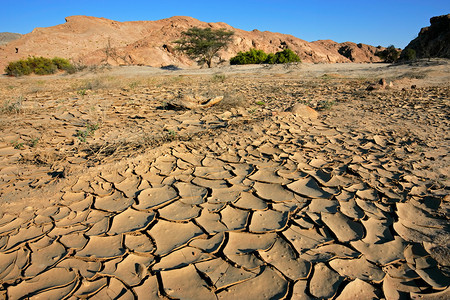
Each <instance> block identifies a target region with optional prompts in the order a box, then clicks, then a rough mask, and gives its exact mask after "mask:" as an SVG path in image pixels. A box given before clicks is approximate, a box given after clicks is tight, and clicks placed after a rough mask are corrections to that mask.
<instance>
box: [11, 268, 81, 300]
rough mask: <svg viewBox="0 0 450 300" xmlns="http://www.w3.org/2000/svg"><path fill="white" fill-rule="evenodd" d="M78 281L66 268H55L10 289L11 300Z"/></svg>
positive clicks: (74, 274) (73, 273)
mask: <svg viewBox="0 0 450 300" xmlns="http://www.w3.org/2000/svg"><path fill="white" fill-rule="evenodd" d="M76 279H77V275H76V273H75V272H73V271H69V270H67V269H64V268H53V269H50V270H48V271H46V272H44V273H41V274H39V275H37V276H36V277H34V278H32V279H29V280H25V281H22V282H21V283H19V284H18V285H14V286H10V287H9V288H8V296H9V298H10V299H23V298H25V297H30V296H32V295H36V294H39V293H42V292H45V291H48V290H51V289H56V288H61V287H65V286H68V285H70V284H71V283H73V282H74V281H75V280H76Z"/></svg>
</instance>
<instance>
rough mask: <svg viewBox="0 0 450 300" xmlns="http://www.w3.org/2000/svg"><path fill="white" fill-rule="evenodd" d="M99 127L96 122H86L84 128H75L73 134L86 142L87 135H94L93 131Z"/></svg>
mask: <svg viewBox="0 0 450 300" xmlns="http://www.w3.org/2000/svg"><path fill="white" fill-rule="evenodd" d="M98 128H99V125H98V124H91V123H86V129H85V130H77V133H76V134H75V136H76V137H77V138H78V139H79V140H80V141H81V142H83V143H85V142H86V140H87V138H88V137H89V136H92V135H94V133H95V131H96V130H97V129H98Z"/></svg>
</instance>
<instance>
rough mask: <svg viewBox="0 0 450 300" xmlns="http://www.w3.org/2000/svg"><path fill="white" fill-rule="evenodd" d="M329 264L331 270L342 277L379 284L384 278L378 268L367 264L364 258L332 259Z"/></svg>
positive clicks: (383, 274)
mask: <svg viewBox="0 0 450 300" xmlns="http://www.w3.org/2000/svg"><path fill="white" fill-rule="evenodd" d="M329 264H330V267H331V268H332V269H334V270H335V271H336V272H338V273H339V275H341V276H343V277H349V278H358V279H361V280H364V281H372V282H376V283H380V282H381V281H382V280H383V278H384V276H385V273H384V272H383V270H382V269H381V268H380V267H378V266H377V265H375V264H372V263H370V262H368V261H367V260H366V259H365V258H364V257H360V258H358V259H333V260H332V261H330V263H329Z"/></svg>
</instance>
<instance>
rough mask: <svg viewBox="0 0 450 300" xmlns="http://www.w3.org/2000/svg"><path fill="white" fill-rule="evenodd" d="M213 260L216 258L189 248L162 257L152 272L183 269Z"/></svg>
mask: <svg viewBox="0 0 450 300" xmlns="http://www.w3.org/2000/svg"><path fill="white" fill-rule="evenodd" d="M194 241H195V240H194ZM212 258H214V256H212V255H210V254H208V253H205V252H203V251H202V250H200V249H197V248H193V247H189V246H187V247H183V248H181V249H179V250H175V251H173V252H171V253H169V254H168V255H166V256H164V257H162V258H161V260H160V261H159V262H158V263H156V264H155V265H154V266H152V270H154V271H162V270H171V269H176V268H182V267H185V266H187V265H189V264H192V263H198V262H201V261H205V260H210V259H212Z"/></svg>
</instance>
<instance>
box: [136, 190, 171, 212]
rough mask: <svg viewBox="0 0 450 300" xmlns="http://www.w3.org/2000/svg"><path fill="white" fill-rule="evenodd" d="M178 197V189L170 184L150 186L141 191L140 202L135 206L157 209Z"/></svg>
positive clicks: (141, 208) (143, 208)
mask: <svg viewBox="0 0 450 300" xmlns="http://www.w3.org/2000/svg"><path fill="white" fill-rule="evenodd" d="M176 197H178V193H177V191H176V190H175V189H174V188H173V187H171V186H168V185H163V186H161V187H155V188H148V189H146V190H143V191H141V192H140V193H139V195H138V203H139V204H135V205H133V207H134V208H136V209H139V210H148V209H156V208H159V207H162V206H164V205H166V204H168V202H170V201H172V200H173V199H175V198H176Z"/></svg>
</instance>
